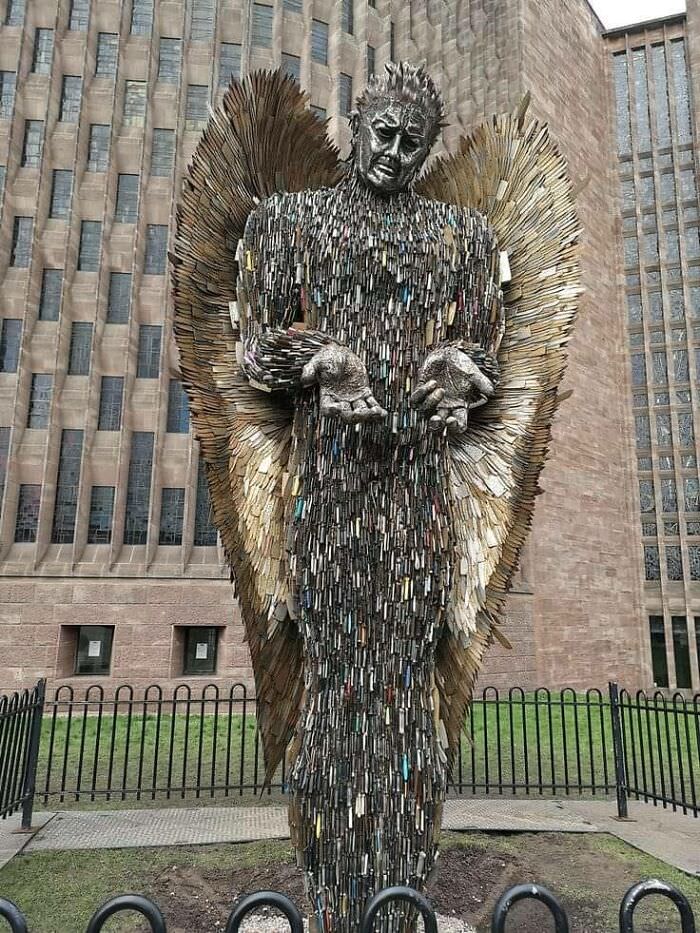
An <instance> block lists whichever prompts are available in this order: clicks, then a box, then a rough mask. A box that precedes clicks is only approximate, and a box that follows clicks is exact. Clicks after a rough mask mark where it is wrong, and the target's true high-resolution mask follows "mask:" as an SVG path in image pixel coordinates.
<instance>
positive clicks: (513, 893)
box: [491, 884, 569, 933]
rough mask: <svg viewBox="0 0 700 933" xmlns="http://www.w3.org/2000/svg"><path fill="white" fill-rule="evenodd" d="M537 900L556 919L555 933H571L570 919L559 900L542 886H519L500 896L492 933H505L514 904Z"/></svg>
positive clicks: (494, 911) (494, 912)
mask: <svg viewBox="0 0 700 933" xmlns="http://www.w3.org/2000/svg"><path fill="white" fill-rule="evenodd" d="M525 900H535V901H539V902H540V903H542V904H544V905H545V907H546V908H547V909H548V910H549V912H550V914H551V915H552V917H553V918H554V929H555V933H569V919H568V917H567V916H566V912H565V911H564V908H563V907H562V906H561V904H560V903H559V901H558V900H557V898H556V897H555V896H554V895H553V894H552V892H551V891H549V890H548V889H547V888H545V887H543V886H542V885H541V884H517V885H515V887H512V888H509V889H508V890H507V891H506V892H505V893H504V894H502V895H501V896H500V898H499V899H498V902H497V904H496V906H495V907H494V909H493V919H492V921H491V933H505V929H506V920H507V919H508V914H509V913H510V911H511V908H512V907H513V905H514V904H517V903H518V902H519V901H525Z"/></svg>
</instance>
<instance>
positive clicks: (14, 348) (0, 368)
mask: <svg viewBox="0 0 700 933" xmlns="http://www.w3.org/2000/svg"><path fill="white" fill-rule="evenodd" d="M21 338H22V321H21V319H20V318H12V317H6V318H4V319H3V322H2V331H0V373H16V372H17V365H18V363H19V345H20V340H21Z"/></svg>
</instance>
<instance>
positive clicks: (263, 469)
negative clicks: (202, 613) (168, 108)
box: [171, 72, 340, 778]
mask: <svg viewBox="0 0 700 933" xmlns="http://www.w3.org/2000/svg"><path fill="white" fill-rule="evenodd" d="M339 177H340V168H339V163H338V152H337V149H336V148H335V147H334V146H333V145H332V144H331V143H330V142H329V140H328V138H327V136H326V132H325V127H324V124H323V123H321V122H320V121H319V120H318V119H317V118H316V117H315V116H314V114H313V113H312V112H311V111H310V110H309V106H308V98H307V96H306V94H304V93H303V92H302V91H301V90H300V89H299V86H298V85H297V84H296V83H295V82H294V81H293V80H292V79H291V78H289V77H287V76H284V75H283V74H282V73H281V72H274V73H271V72H256V73H254V74H252V75H251V76H250V77H248V78H246V79H245V81H244V82H243V83H242V84H241V83H238V82H235V81H233V82H232V83H231V85H230V87H229V88H228V90H227V91H226V94H225V96H224V99H223V104H222V106H221V107H220V108H219V109H218V110H217V111H216V112H215V113H213V114H212V116H211V118H210V120H209V124H208V126H207V128H206V130H205V131H204V134H203V136H202V139H201V141H200V142H199V145H198V146H197V149H196V151H195V153H194V156H193V159H192V162H191V165H190V168H189V174H188V177H187V178H186V180H185V183H184V190H183V194H182V201H181V205H180V207H179V209H178V214H177V228H176V238H175V247H174V252H173V255H172V256H171V261H172V264H173V273H172V275H173V294H174V304H175V320H174V330H175V338H176V341H177V344H178V347H179V350H180V365H181V371H182V376H183V381H184V384H185V387H186V389H187V392H188V396H189V402H190V411H191V416H192V421H193V424H194V429H195V433H196V436H197V438H198V440H199V443H200V448H201V452H202V456H203V459H204V462H205V463H206V470H207V478H208V481H209V488H210V491H211V499H212V507H213V512H214V519H215V523H216V525H217V527H218V529H219V532H220V534H221V541H222V544H223V547H224V551H225V554H226V558H227V560H228V563H229V565H230V567H231V569H232V572H233V576H234V579H235V582H236V587H237V592H238V597H239V603H240V608H241V615H242V617H243V623H244V626H245V631H246V637H247V641H248V645H249V648H250V654H251V659H252V664H253V672H254V677H255V686H256V695H257V699H258V703H257V717H258V727H259V729H260V733H261V736H262V742H263V752H264V756H265V764H266V773H267V777H268V778H269V777H271V775H272V774H273V773H274V771H275V769H276V767H277V765H278V764H279V762H280V761H281V759H282V757H283V755H284V751H285V749H286V747H287V745H288V743H289V739H290V737H291V734H292V731H293V729H294V726H295V724H296V720H297V718H298V713H299V709H300V705H301V697H302V691H303V682H302V658H301V641H300V637H299V633H298V630H297V627H296V625H295V624H294V622H293V621H292V620H291V619H290V618H289V617H288V614H287V611H286V605H287V597H288V592H287V574H286V565H285V524H284V506H285V501H286V498H287V496H286V485H285V484H286V479H287V477H286V475H285V466H286V462H287V457H288V453H289V443H290V436H291V417H292V412H291V409H290V408H288V407H285V405H284V403H283V402H281V401H280V400H279V399H278V397H277V396H270V395H266V394H264V393H261V392H259V391H258V390H256V389H253V388H251V387H250V385H249V384H248V381H247V379H246V378H245V377H244V376H243V375H242V374H241V372H240V368H239V361H238V359H237V353H236V346H237V343H238V339H239V333H238V327H237V324H236V322H235V313H233V312H234V310H235V300H236V286H237V278H238V267H237V262H236V251H237V246H238V242H239V240H240V239H241V237H242V235H243V231H244V227H245V223H246V220H247V218H248V216H249V214H250V213H251V211H252V210H253V208H254V207H255V205H256V204H257V203H258V202H259V201H260V200H262V199H264V198H267V197H269V196H270V195H272V194H274V193H275V192H276V191H299V190H302V189H304V188H317V187H322V186H324V185H332V184H334V183H335V182H336V181H337V180H338V178H339Z"/></svg>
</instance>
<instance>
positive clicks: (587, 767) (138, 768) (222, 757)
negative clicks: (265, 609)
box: [37, 691, 700, 808]
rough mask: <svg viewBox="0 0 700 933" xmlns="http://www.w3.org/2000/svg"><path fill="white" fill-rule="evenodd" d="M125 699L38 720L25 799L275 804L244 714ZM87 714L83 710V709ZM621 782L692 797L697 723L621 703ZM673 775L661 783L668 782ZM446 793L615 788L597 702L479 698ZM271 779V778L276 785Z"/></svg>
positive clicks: (699, 755)
mask: <svg viewBox="0 0 700 933" xmlns="http://www.w3.org/2000/svg"><path fill="white" fill-rule="evenodd" d="M164 708H165V710H166V711H167V713H165V712H164V713H163V714H162V715H160V716H158V715H157V714H156V712H155V707H154V706H153V705H151V706H150V707H148V706H144V704H143V703H135V704H134V706H133V708H132V714H131V716H128V715H126V714H125V713H119V714H118V715H116V716H115V715H113V714H112V710H113V707H112V705H111V704H105V705H104V708H103V709H102V711H101V713H100V714H99V715H98V713H99V712H100V711H99V709H98V707H97V706H96V705H91V706H89V707H85V706H83V705H82V704H77V705H75V706H74V707H73V711H72V715H71V716H70V717H69V716H66V715H58V716H56V717H55V718H54V717H52V716H50V715H47V716H45V718H44V722H43V731H42V743H41V750H40V756H39V767H38V774H37V791H38V795H39V796H38V798H37V805H38V806H47V807H50V808H51V807H53V808H56V807H62V808H67V807H86V806H88V807H118V806H152V805H155V806H162V805H165V804H168V803H169V804H185V805H189V804H191V803H192V802H193V801H199V802H200V803H207V802H210V803H211V802H214V803H218V802H221V800H222V799H228V800H229V801H230V802H232V803H235V802H240V803H245V804H250V803H254V802H257V803H259V802H279V801H280V799H281V794H280V790H279V785H280V784H281V782H282V778H283V774H282V770H281V769H280V770H279V771H278V773H277V775H275V778H274V781H273V789H272V791H271V792H269V790H268V789H263V778H264V765H263V756H262V749H261V747H260V744H259V741H258V739H257V735H256V724H255V718H254V716H253V715H251V714H250V712H248V714H247V715H246V716H245V717H243V716H242V715H240V714H238V713H236V712H231V710H235V709H236V708H240V707H236V706H232V707H229V705H228V703H227V702H224V703H221V704H220V706H219V712H218V713H216V714H215V713H214V712H213V711H212V707H211V706H209V707H204V708H202V704H201V702H197V701H194V700H193V701H191V702H190V704H189V709H188V710H187V708H186V707H185V706H184V705H181V706H179V707H178V708H177V709H176V711H175V715H173V713H172V707H171V705H170V704H168V705H166V706H165V707H164ZM86 711H87V715H85V712H86ZM623 726H624V737H625V741H626V749H627V757H628V762H629V782H628V783H630V784H632V785H633V786H634V787H637V788H639V789H643V788H644V787H646V788H647V789H649V790H651V789H655V792H656V793H657V794H665V795H666V796H670V795H671V791H673V796H675V797H676V798H678V797H679V796H680V793H681V789H682V790H683V791H684V793H685V796H686V799H687V800H688V801H689V802H691V803H692V802H693V800H694V799H695V798H696V797H698V796H700V785H699V784H698V781H699V779H700V728H699V727H698V721H697V719H695V720H693V719H692V718H691V717H690V716H685V717H684V716H680V715H679V716H677V717H675V719H669V720H668V721H667V720H665V719H664V718H663V716H661V715H660V714H658V712H657V711H656V710H654V709H649V710H642V711H637V710H625V711H624V715H623ZM671 776H673V780H671ZM453 784H454V788H453V792H457V793H459V792H461V793H470V794H472V793H474V794H484V793H490V794H493V793H503V794H526V793H530V794H538V793H543V794H546V795H550V796H562V795H567V794H582V795H586V796H590V795H599V794H606V793H607V794H608V795H613V794H614V792H615V767H614V760H613V740H612V726H611V718H610V711H609V707H608V705H607V700H606V699H604V698H601V697H600V696H599V695H598V694H595V695H594V696H593V697H592V698H591V702H590V703H586V699H585V697H584V696H583V695H581V694H578V695H577V694H574V693H573V691H566V692H565V693H564V694H557V693H553V694H552V697H551V700H550V699H549V698H548V696H547V694H546V693H544V692H539V693H538V694H524V693H522V692H521V691H514V692H513V702H512V703H508V702H507V701H503V700H502V699H496V695H495V693H494V694H488V695H487V699H486V701H479V702H476V703H475V704H474V706H473V708H472V712H471V716H470V718H469V721H468V723H467V726H466V729H465V733H464V737H463V739H462V742H461V747H460V750H459V754H458V756H457V762H456V766H455V769H454V773H453ZM274 785H277V786H276V787H275V786H274Z"/></svg>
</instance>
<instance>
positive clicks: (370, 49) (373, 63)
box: [367, 45, 377, 79]
mask: <svg viewBox="0 0 700 933" xmlns="http://www.w3.org/2000/svg"><path fill="white" fill-rule="evenodd" d="M376 70H377V52H376V49H375V48H374V46H373V45H368V46H367V78H368V79H369V78H371V77H372V76H373V75H374V73H375V72H376Z"/></svg>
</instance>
